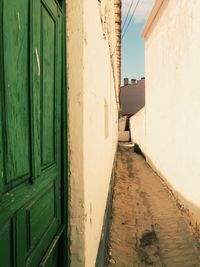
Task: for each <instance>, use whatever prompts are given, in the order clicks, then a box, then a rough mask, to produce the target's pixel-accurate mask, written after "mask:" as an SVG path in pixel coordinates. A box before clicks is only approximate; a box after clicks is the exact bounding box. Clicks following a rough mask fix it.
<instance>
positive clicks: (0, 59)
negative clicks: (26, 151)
mask: <svg viewBox="0 0 200 267" xmlns="http://www.w3.org/2000/svg"><path fill="white" fill-rule="evenodd" d="M2 41H3V1H0V69H1V71H0V200H1V193H2V190H3V143H2V103H1V102H2V89H3V73H4V72H3V43H2Z"/></svg>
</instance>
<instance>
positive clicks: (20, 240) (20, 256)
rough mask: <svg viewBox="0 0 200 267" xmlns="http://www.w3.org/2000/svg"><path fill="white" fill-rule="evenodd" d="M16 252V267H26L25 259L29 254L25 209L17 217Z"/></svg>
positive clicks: (15, 225) (15, 222)
mask: <svg viewBox="0 0 200 267" xmlns="http://www.w3.org/2000/svg"><path fill="white" fill-rule="evenodd" d="M14 228H15V231H14V232H15V235H14V236H15V250H16V267H25V258H26V252H27V247H26V245H27V242H26V241H27V231H26V230H27V225H26V213H25V209H20V210H19V211H18V212H17V213H16V215H15V221H14Z"/></svg>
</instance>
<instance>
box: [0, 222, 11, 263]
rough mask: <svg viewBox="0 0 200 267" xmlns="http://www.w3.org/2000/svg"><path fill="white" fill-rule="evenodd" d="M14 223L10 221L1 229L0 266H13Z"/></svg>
mask: <svg viewBox="0 0 200 267" xmlns="http://www.w3.org/2000/svg"><path fill="white" fill-rule="evenodd" d="M11 226H12V223H11V221H8V222H6V223H5V225H4V226H3V227H2V228H1V229H0V266H2V267H10V266H12V265H11V264H12V262H11V259H12V256H13V255H12V242H11V236H12V228H11Z"/></svg>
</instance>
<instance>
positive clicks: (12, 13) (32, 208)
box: [0, 0, 62, 267]
mask: <svg viewBox="0 0 200 267" xmlns="http://www.w3.org/2000/svg"><path fill="white" fill-rule="evenodd" d="M0 5H1V7H2V9H1V11H0V12H2V13H0V14H1V17H0V21H1V23H0V27H1V28H2V31H1V32H2V33H3V38H2V40H0V42H2V43H1V54H0V55H1V57H0V64H1V67H2V69H3V72H2V73H3V76H2V79H1V81H0V90H1V91H0V96H1V97H0V149H1V151H0V196H1V198H0V267H7V266H8V267H11V266H14V267H23V266H24V267H25V266H30V267H38V266H39V265H40V263H41V262H43V258H44V255H46V253H47V251H50V252H49V254H48V262H49V264H48V265H45V266H52V267H53V266H58V259H59V258H58V254H59V244H60V241H59V240H60V238H61V235H59V238H58V236H57V233H58V232H59V231H60V230H59V229H61V228H62V221H61V110H62V106H61V66H62V65H61V64H62V54H61V51H62V49H61V38H62V35H61V33H62V28H61V27H62V26H61V20H62V13H61V11H60V9H59V7H58V6H57V3H56V1H54V0H16V1H14V2H13V1H12V0H0ZM1 75H2V74H1ZM1 193H2V194H1ZM55 238H56V239H57V243H56V246H54V249H52V250H49V248H50V247H51V246H52V242H54V241H53V240H54V239H55ZM2 244H3V245H2ZM2 259H3V261H2ZM11 259H12V260H11ZM45 262H46V261H45ZM2 264H3V265H2Z"/></svg>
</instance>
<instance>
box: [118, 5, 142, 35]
mask: <svg viewBox="0 0 200 267" xmlns="http://www.w3.org/2000/svg"><path fill="white" fill-rule="evenodd" d="M139 2H140V0H138V1H137V3H136V5H135V8H134V10H133V13H132V15H131V17H130V19H129V22H128V24H127V26H126V29H125V31H124V33H123V34H122V38H121V40H123V38H124V36H125V34H126V32H127V30H128V28H129V25H130V23H131V21H132V19H133V17H134V15H135V11H136V10H137V7H138V5H139Z"/></svg>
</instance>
